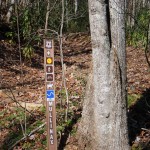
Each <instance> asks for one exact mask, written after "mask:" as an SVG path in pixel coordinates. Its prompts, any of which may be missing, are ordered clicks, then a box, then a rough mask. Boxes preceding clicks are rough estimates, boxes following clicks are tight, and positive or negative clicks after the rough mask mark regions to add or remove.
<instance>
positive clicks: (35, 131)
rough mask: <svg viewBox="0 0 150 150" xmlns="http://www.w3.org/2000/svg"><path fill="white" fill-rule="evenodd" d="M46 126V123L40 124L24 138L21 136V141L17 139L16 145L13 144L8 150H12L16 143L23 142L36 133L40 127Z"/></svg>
mask: <svg viewBox="0 0 150 150" xmlns="http://www.w3.org/2000/svg"><path fill="white" fill-rule="evenodd" d="M45 125H46V122H45V123H43V124H41V125H40V126H39V127H37V128H36V129H34V130H32V131H31V132H30V133H29V134H27V135H26V136H23V137H22V138H21V139H19V140H18V141H17V142H16V143H14V144H13V145H12V146H11V147H10V148H9V149H8V150H11V149H13V148H14V147H15V146H16V145H17V144H18V143H20V142H21V141H23V140H25V139H26V138H29V137H30V136H31V135H32V134H33V133H35V132H36V131H38V130H39V129H41V128H42V127H44V126H45Z"/></svg>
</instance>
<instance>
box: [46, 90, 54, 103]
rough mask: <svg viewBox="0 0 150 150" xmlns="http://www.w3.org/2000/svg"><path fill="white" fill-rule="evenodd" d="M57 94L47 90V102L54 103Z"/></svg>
mask: <svg viewBox="0 0 150 150" xmlns="http://www.w3.org/2000/svg"><path fill="white" fill-rule="evenodd" d="M54 98H55V92H54V90H47V101H54Z"/></svg>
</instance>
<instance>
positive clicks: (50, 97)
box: [44, 39, 57, 150]
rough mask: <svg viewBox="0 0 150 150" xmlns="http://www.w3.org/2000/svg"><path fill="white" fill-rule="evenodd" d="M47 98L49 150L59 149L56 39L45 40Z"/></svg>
mask: <svg viewBox="0 0 150 150" xmlns="http://www.w3.org/2000/svg"><path fill="white" fill-rule="evenodd" d="M44 71H45V99H46V121H47V146H48V150H57V131H56V102H55V76H54V41H53V40H51V39H45V40H44Z"/></svg>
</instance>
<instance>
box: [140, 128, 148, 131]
mask: <svg viewBox="0 0 150 150" xmlns="http://www.w3.org/2000/svg"><path fill="white" fill-rule="evenodd" d="M141 129H142V130H144V131H148V132H150V130H149V129H145V128H141Z"/></svg>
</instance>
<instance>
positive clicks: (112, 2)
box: [78, 0, 129, 150]
mask: <svg viewBox="0 0 150 150" xmlns="http://www.w3.org/2000/svg"><path fill="white" fill-rule="evenodd" d="M124 7H125V1H124V0H106V1H104V0H89V16H90V28H91V39H92V50H93V74H92V76H91V78H90V82H89V84H88V87H87V90H88V91H87V96H86V99H85V101H84V106H83V113H82V119H81V123H80V126H79V130H78V135H79V144H80V145H81V149H87V150H103V149H105V150H129V145H128V130H127V115H126V54H125V16H124Z"/></svg>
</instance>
